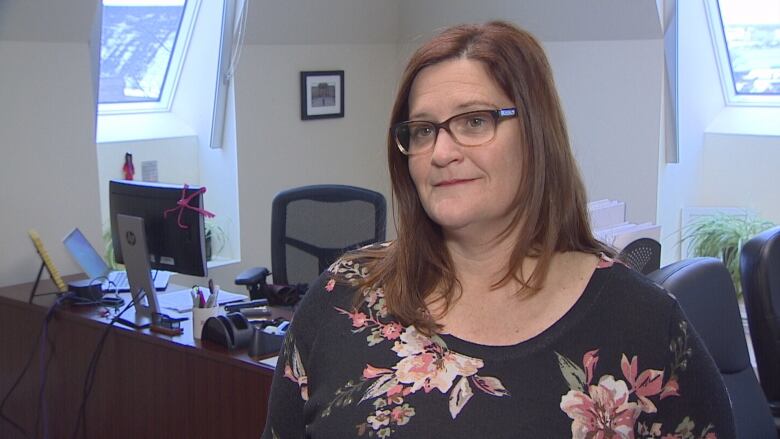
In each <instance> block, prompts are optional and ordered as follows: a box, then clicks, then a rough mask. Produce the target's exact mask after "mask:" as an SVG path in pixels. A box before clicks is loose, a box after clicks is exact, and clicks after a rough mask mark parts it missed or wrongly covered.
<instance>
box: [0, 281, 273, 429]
mask: <svg viewBox="0 0 780 439" xmlns="http://www.w3.org/2000/svg"><path fill="white" fill-rule="evenodd" d="M31 285H32V284H25V285H17V286H12V287H5V288H0V398H2V397H3V396H5V395H6V393H7V392H8V390H9V389H10V388H11V386H12V385H13V383H14V381H15V380H16V378H17V377H18V375H19V373H20V372H21V371H22V369H23V368H24V365H25V363H26V361H27V359H28V357H29V355H30V354H31V352H33V350H36V353H35V354H34V357H33V361H32V363H31V364H30V368H29V369H28V370H27V372H26V374H25V376H24V378H23V379H22V381H21V382H20V384H19V386H18V387H17V388H16V389H15V390H14V392H13V394H12V395H11V397H10V398H9V400H8V402H7V403H6V405H5V408H4V411H3V413H4V414H5V415H6V416H8V417H9V418H11V419H12V420H13V421H14V422H16V423H17V424H19V425H21V426H22V427H23V428H24V429H25V430H26V431H27V434H28V435H29V437H35V432H36V431H38V432H39V433H38V435H39V436H43V432H44V430H45V431H46V433H47V435H48V437H53V438H61V437H62V438H69V437H71V435H72V433H73V431H74V428H75V423H76V418H77V416H78V410H79V405H80V404H81V401H82V389H83V386H84V379H85V376H86V372H87V368H88V365H89V361H90V358H91V357H92V355H93V353H94V351H95V349H96V347H97V343H98V340H99V339H100V336H101V334H102V333H103V331H104V330H105V328H106V323H107V322H108V321H109V319H108V318H107V317H103V316H101V315H100V312H99V311H100V308H98V307H93V306H90V307H69V306H64V307H62V308H60V309H59V310H57V311H56V312H55V314H54V316H53V318H52V320H51V322H50V323H49V327H48V333H49V340H50V341H51V344H50V345H48V347H47V351H46V352H47V355H46V357H45V358H50V363H49V365H48V372H47V373H46V375H45V378H46V388H45V394H44V397H43V406H42V407H41V408H40V410H39V408H38V394H39V391H40V385H41V378H42V373H41V372H42V362H41V361H40V360H41V349H40V344H35V341H36V337H37V335H38V333H39V331H40V330H41V327H42V323H43V321H44V318H45V315H46V312H47V310H48V306H49V305H50V304H51V303H53V302H54V299H55V297H56V296H39V297H37V298H36V299H35V300H34V302H33V304H28V303H27V297H28V294H29V291H30V288H31ZM54 290H55V289H54V287H53V285H52V283H51V282H50V281H42V282H41V285H39V287H38V291H39V293H41V292H46V291H54ZM182 327H183V328H184V334H183V335H181V336H177V337H169V336H165V335H159V334H156V333H150V332H149V330H143V331H135V330H132V329H129V328H127V327H124V326H121V325H115V326H114V328H112V329H111V332H110V334H109V335H108V337H107V339H106V341H105V345H104V347H103V352H102V354H101V356H100V359H99V363H98V366H97V371H96V374H95V381H94V387H93V388H92V392H91V394H90V396H89V399H88V402H87V406H86V432H87V434H86V435H81V434H80V435H79V437H88V438H105V437H112V438H114V437H119V438H125V437H126V438H177V437H187V438H220V437H231V438H232V437H235V438H259V437H260V434H261V432H262V430H263V427H264V425H265V416H266V411H267V402H268V395H269V390H270V386H271V379H272V375H273V370H272V369H270V368H268V367H265V366H263V365H261V364H259V363H256V362H254V361H252V360H251V359H250V358H249V357H248V356H247V354H246V352H245V351H242V352H229V351H227V349H225V348H223V347H221V346H219V345H216V344H214V343H211V342H208V341H206V342H201V341H200V340H194V339H193V338H192V325H191V323H190V321H185V322H182ZM36 421H37V422H38V424H37V428H36ZM0 437H1V438H5V439H11V438H17V437H24V436H22V434H21V433H19V432H18V431H17V430H15V429H14V428H13V426H11V425H10V424H9V423H8V422H6V421H4V420H2V419H0Z"/></svg>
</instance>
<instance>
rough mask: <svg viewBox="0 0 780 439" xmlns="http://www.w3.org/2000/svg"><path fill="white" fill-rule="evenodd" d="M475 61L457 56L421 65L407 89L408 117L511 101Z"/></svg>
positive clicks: (478, 107) (436, 114)
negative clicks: (432, 63) (409, 87)
mask: <svg viewBox="0 0 780 439" xmlns="http://www.w3.org/2000/svg"><path fill="white" fill-rule="evenodd" d="M511 104H512V102H511V100H510V99H509V98H507V97H506V96H505V95H504V93H503V92H502V91H501V89H500V88H499V87H498V85H497V84H496V83H495V81H494V80H493V79H492V78H491V77H490V75H488V73H487V70H486V68H485V66H484V64H482V63H481V62H479V61H474V60H470V59H464V58H458V59H453V60H447V61H443V62H440V63H437V64H434V65H431V66H428V67H426V68H424V69H422V70H421V71H420V72H419V73H418V74H417V76H416V77H415V79H414V82H412V87H411V89H410V92H409V117H410V118H413V119H416V118H419V117H422V116H441V115H442V113H445V114H448V113H451V112H453V111H459V110H463V111H469V110H473V109H483V108H485V107H489V108H491V107H498V106H507V105H511Z"/></svg>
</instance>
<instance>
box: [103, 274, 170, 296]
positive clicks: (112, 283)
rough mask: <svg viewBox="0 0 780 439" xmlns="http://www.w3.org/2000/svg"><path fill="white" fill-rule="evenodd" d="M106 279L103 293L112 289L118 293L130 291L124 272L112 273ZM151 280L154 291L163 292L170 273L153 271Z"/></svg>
mask: <svg viewBox="0 0 780 439" xmlns="http://www.w3.org/2000/svg"><path fill="white" fill-rule="evenodd" d="M155 273H156V276H155ZM106 277H107V278H108V280H107V281H106V282H103V291H114V289H118V290H119V291H120V292H124V291H130V283H129V282H128V280H127V272H126V271H112V272H110V273H108V276H106ZM152 278H153V279H154V289H155V290H157V291H163V290H165V289H166V288H167V287H168V281H169V280H170V278H171V273H170V272H169V271H153V272H152Z"/></svg>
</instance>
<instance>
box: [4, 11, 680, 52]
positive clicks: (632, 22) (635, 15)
mask: <svg viewBox="0 0 780 439" xmlns="http://www.w3.org/2000/svg"><path fill="white" fill-rule="evenodd" d="M202 1H217V0H202ZM249 1H250V3H249V17H248V21H247V30H246V32H247V34H246V40H245V41H246V42H247V43H249V44H376V43H388V44H392V43H407V42H410V41H414V40H417V39H418V38H420V37H426V36H428V35H430V34H432V33H434V32H435V31H436V29H439V28H441V27H445V26H449V25H451V24H456V23H462V22H481V21H486V20H490V19H505V20H510V21H513V22H515V23H517V24H519V25H520V26H522V27H524V28H526V29H528V30H529V31H531V32H532V33H533V34H535V35H536V36H537V37H538V38H539V39H541V40H543V41H584V40H634V39H640V40H641V39H656V38H662V37H663V33H662V31H661V21H660V20H659V18H658V9H657V7H656V2H657V1H658V0H249ZM661 1H663V0H661ZM667 1H668V0H667ZM97 4H98V0H0V40H6V41H49V42H79V41H84V42H86V41H88V39H89V33H90V27H91V25H92V23H93V19H94V16H95V11H96V7H97Z"/></svg>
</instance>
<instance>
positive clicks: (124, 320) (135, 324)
mask: <svg viewBox="0 0 780 439" xmlns="http://www.w3.org/2000/svg"><path fill="white" fill-rule="evenodd" d="M116 322H117V323H120V324H122V325H125V326H129V327H131V328H134V329H145V328H148V327H150V326H152V317H151V316H150V315H149V314H147V313H145V312H143V311H141V312H136V309H135V305H133V306H131V307H130V308H127V310H125V312H124V313H122V316H121V317H118V318H117V319H116Z"/></svg>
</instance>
